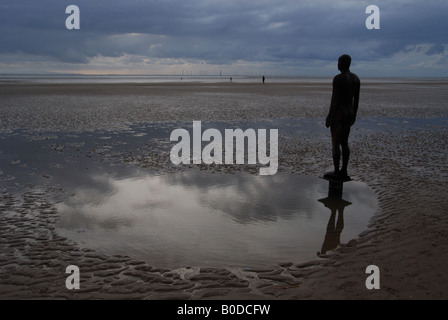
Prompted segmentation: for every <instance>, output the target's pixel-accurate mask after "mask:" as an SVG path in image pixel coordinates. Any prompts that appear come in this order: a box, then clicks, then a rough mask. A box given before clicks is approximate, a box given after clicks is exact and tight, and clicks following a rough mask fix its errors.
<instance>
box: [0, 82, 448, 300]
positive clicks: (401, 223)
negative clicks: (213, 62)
mask: <svg viewBox="0 0 448 320" xmlns="http://www.w3.org/2000/svg"><path fill="white" fill-rule="evenodd" d="M329 83H330V82H329ZM0 95H1V97H2V99H1V101H0V109H1V113H0V120H1V131H2V132H4V133H5V134H8V133H15V132H16V131H15V129H18V128H23V129H25V132H26V134H29V136H30V137H34V138H35V139H46V138H51V137H49V136H46V134H48V132H58V131H59V132H85V131H88V130H97V129H101V130H105V132H106V130H115V131H118V132H120V130H126V129H128V128H129V125H130V124H133V123H139V122H149V123H153V122H156V123H163V122H166V121H192V120H203V121H212V120H216V121H244V120H247V121H257V120H260V121H261V120H269V119H282V118H288V119H308V118H310V119H320V118H321V119H324V117H325V115H326V112H327V107H328V103H329V99H330V95H331V86H330V84H328V85H322V84H315V83H304V84H290V83H289V84H288V83H275V84H265V85H261V84H247V83H246V84H238V83H232V84H229V83H226V84H199V83H189V84H184V83H177V84H148V85H145V84H124V85H119V84H108V85H92V84H89V85H82V84H77V85H68V84H64V85H52V84H15V83H14V84H7V83H3V84H0ZM447 98H448V83H447V82H442V81H441V82H425V81H422V82H413V83H400V82H396V83H387V84H383V83H381V82H378V83H375V82H369V83H367V84H365V85H364V86H363V87H362V92H361V105H360V110H359V115H358V116H359V121H361V120H363V119H371V118H375V117H386V118H390V117H394V118H399V119H403V120H404V121H405V120H406V119H407V118H414V119H415V118H417V119H432V118H440V117H448V103H447V101H448V100H447ZM322 121H323V120H322ZM353 132H355V133H356V124H355V126H354V128H353ZM318 135H319V136H318V137H317V139H315V138H311V137H308V136H307V137H298V138H297V137H296V138H288V137H283V138H282V139H281V143H280V145H279V157H280V159H279V164H280V170H281V171H283V172H287V173H290V174H309V175H316V176H317V175H321V174H322V173H323V172H325V171H327V170H328V169H330V168H331V158H330V141H329V136H328V135H325V134H320V133H319V134H318ZM447 138H448V128H447V127H446V126H445V125H442V126H440V125H437V121H436V122H435V124H434V125H426V126H425V127H417V128H400V127H398V128H390V127H385V129H384V131H378V130H376V131H373V132H371V133H368V132H367V133H364V134H363V135H360V136H359V137H358V138H356V139H353V140H352V141H351V147H352V158H351V163H350V167H349V169H350V174H351V175H352V177H353V178H355V179H356V180H359V181H362V182H364V183H366V184H368V185H369V186H370V187H371V188H372V189H373V190H374V191H375V192H376V193H377V195H378V200H379V208H378V210H377V212H376V213H375V215H374V217H373V218H372V220H371V222H370V224H369V227H368V228H367V229H366V230H365V231H364V232H362V233H361V234H360V235H359V237H357V238H355V239H353V240H351V241H349V242H348V243H344V244H341V246H340V247H339V248H338V249H337V250H335V251H334V252H332V253H330V254H328V255H325V256H324V257H317V256H316V259H315V260H312V261H309V262H306V263H302V264H295V263H292V262H290V261H285V262H284V263H280V264H274V263H273V265H271V266H266V268H256V269H255V268H254V269H253V268H247V269H242V268H232V267H223V268H204V267H200V266H186V267H183V268H179V269H175V270H168V269H161V268H156V267H154V266H151V265H150V264H149V263H148V262H147V261H138V260H135V259H133V258H132V257H128V256H121V255H120V256H118V255H115V256H108V255H104V254H100V253H98V252H95V251H93V250H90V249H85V248H84V249H82V248H80V247H78V246H77V245H76V244H75V243H72V242H70V241H68V240H67V239H65V238H63V237H61V236H59V235H58V234H57V232H56V228H55V225H56V223H57V221H58V219H59V213H58V212H57V210H56V208H55V201H56V200H55V198H57V197H58V196H59V195H62V194H63V193H64V192H65V191H64V190H59V187H58V185H54V184H52V179H51V177H44V181H47V182H46V183H41V184H35V183H28V184H26V183H25V184H20V185H18V186H17V188H18V189H20V190H19V191H21V192H20V193H14V192H12V191H10V189H7V188H6V187H5V186H6V185H7V184H9V183H14V177H13V175H12V174H10V173H9V172H6V171H5V170H4V169H3V168H2V172H1V181H2V190H1V192H2V194H1V198H2V200H1V202H0V203H1V207H0V216H1V220H0V221H1V222H0V234H1V240H0V241H1V242H0V298H2V299H14V298H20V299H36V298H38V299H47V298H57V299H59V298H60V299H109V298H110V299H194V300H196V299H447V298H448V276H447V275H446V272H445V268H446V265H447V262H448V239H447V237H448V236H447V234H446V230H447V226H448V217H447V216H446V212H447V211H448V197H447V196H446V190H447V182H448V162H447V158H448V145H447V143H446V141H448V139H447ZM167 139H168V138H167ZM162 140H163V139H162ZM106 143H107V142H106ZM162 145H163V141H161V145H160V146H155V147H152V146H147V147H146V148H141V149H139V150H134V151H130V152H128V153H122V154H118V155H114V161H118V162H121V163H126V164H128V165H131V166H139V167H144V168H148V169H151V170H159V171H160V172H170V171H172V170H179V168H173V166H172V165H171V164H170V163H169V154H168V151H167V150H165V149H163V146H162ZM55 147H56V148H57V146H55ZM101 152H103V150H89V152H85V153H82V152H81V153H79V154H78V156H77V157H76V158H74V161H78V160H77V159H79V161H83V160H82V159H85V158H86V157H92V155H101ZM200 169H204V170H210V171H213V170H220V168H216V167H201V168H200ZM226 170H228V171H229V172H232V171H233V170H235V171H238V170H247V171H249V172H251V168H245V167H241V166H234V167H231V168H226ZM37 172H39V171H37ZM11 181H12V182H11ZM49 195H51V197H50V196H49ZM71 264H75V265H77V266H79V268H80V270H81V289H80V290H76V291H69V290H67V289H66V288H65V279H66V278H67V276H68V275H67V274H65V268H66V266H67V265H71ZM372 264H373V265H377V266H378V267H379V270H380V280H381V285H380V289H379V290H368V289H366V286H365V280H366V278H367V275H366V274H365V270H366V267H367V266H368V265H372Z"/></svg>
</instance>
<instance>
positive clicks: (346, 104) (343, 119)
mask: <svg viewBox="0 0 448 320" xmlns="http://www.w3.org/2000/svg"><path fill="white" fill-rule="evenodd" d="M351 61H352V60H351V57H350V56H349V55H347V54H344V55H342V56H340V57H339V60H338V69H339V71H340V72H341V73H340V74H338V75H337V76H335V77H334V79H333V93H332V96H331V104H330V110H329V112H328V116H327V118H326V121H325V125H326V127H327V128H330V131H331V142H332V155H333V165H334V171H333V172H331V173H327V176H330V177H333V178H340V179H345V178H347V177H348V174H347V166H348V160H349V158H350V149H349V146H348V137H349V135H350V128H351V126H352V125H353V124H354V123H355V121H356V114H357V112H358V104H359V91H360V81H359V78H358V76H357V75H356V74H354V73H352V72H350V64H351ZM341 149H342V167H341V168H340V167H339V164H340V160H341Z"/></svg>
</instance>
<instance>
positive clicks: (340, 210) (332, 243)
mask: <svg viewBox="0 0 448 320" xmlns="http://www.w3.org/2000/svg"><path fill="white" fill-rule="evenodd" d="M319 202H322V203H323V204H324V205H325V207H327V208H329V209H330V210H331V215H330V220H329V221H328V224H327V232H326V233H325V239H324V243H323V244H322V249H321V250H320V251H319V252H317V255H318V256H320V255H322V254H325V253H327V251H330V250H333V249H335V248H337V246H338V245H339V244H340V243H341V232H342V229H344V209H345V207H346V206H349V205H351V203H350V202H348V201H346V200H343V199H341V198H335V197H328V198H325V199H320V200H319ZM336 213H337V214H338V215H337V216H338V218H337V220H336Z"/></svg>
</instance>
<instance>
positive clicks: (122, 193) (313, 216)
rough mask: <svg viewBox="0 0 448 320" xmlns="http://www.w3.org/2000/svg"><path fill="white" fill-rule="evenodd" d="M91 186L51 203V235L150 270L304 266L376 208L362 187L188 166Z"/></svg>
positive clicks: (99, 178)
mask: <svg viewBox="0 0 448 320" xmlns="http://www.w3.org/2000/svg"><path fill="white" fill-rule="evenodd" d="M90 181H93V182H94V183H93V184H90V185H83V186H79V187H77V188H75V189H74V190H73V194H72V196H70V197H68V198H67V199H66V200H65V201H63V202H61V203H59V204H57V209H58V211H59V212H60V213H61V219H60V222H59V224H58V226H57V229H58V233H59V234H61V235H63V236H65V237H67V238H69V239H71V240H74V241H75V242H77V243H78V245H79V246H81V247H86V248H92V249H95V250H97V251H99V252H103V253H107V254H124V255H129V256H132V257H134V258H137V259H142V260H145V261H147V262H148V263H150V264H152V265H154V266H157V267H166V268H177V267H181V266H212V267H224V266H240V267H257V266H258V267H260V266H266V265H273V264H276V263H281V262H293V263H301V262H306V261H308V260H310V259H314V258H316V256H317V255H322V254H325V253H327V252H328V251H331V250H332V249H334V248H335V247H337V246H338V245H339V243H346V242H348V241H349V240H351V239H353V238H355V237H356V236H357V235H358V234H359V233H361V232H362V231H363V230H364V229H365V228H366V227H367V224H368V221H369V219H370V218H371V217H372V215H373V213H374V212H375V209H376V207H377V197H376V194H375V193H374V192H373V191H372V190H371V189H370V188H369V187H368V186H367V185H366V184H364V183H362V182H358V181H351V182H347V183H345V184H344V192H343V195H342V199H339V198H332V197H328V191H329V190H328V188H329V184H328V181H326V180H323V179H320V178H318V177H314V176H300V175H295V174H286V173H277V174H276V175H273V176H258V175H253V174H249V173H237V174H225V173H211V172H202V171H200V170H188V171H184V172H180V173H173V174H164V175H155V174H135V175H130V176H129V177H124V178H123V177H120V178H117V177H115V176H113V175H111V174H105V173H104V174H93V175H92V176H91V180H90Z"/></svg>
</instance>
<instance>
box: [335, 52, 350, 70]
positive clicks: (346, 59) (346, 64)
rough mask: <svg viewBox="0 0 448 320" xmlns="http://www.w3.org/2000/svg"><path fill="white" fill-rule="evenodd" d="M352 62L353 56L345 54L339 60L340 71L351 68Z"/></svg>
mask: <svg viewBox="0 0 448 320" xmlns="http://www.w3.org/2000/svg"><path fill="white" fill-rule="evenodd" d="M351 63H352V58H351V57H350V56H349V55H348V54H343V55H342V56H340V57H339V60H338V69H339V71H344V70H349V69H350V64H351Z"/></svg>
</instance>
